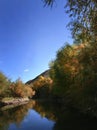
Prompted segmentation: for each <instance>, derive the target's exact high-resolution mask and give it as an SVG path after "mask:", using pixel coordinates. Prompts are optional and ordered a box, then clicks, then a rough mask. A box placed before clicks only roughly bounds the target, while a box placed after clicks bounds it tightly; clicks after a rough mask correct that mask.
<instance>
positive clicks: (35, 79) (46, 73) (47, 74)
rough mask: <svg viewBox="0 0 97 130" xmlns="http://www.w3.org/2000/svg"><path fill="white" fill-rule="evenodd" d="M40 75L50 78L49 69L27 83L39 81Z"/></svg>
mask: <svg viewBox="0 0 97 130" xmlns="http://www.w3.org/2000/svg"><path fill="white" fill-rule="evenodd" d="M40 76H43V77H44V78H49V77H50V76H49V69H48V70H46V71H44V72H43V73H41V74H40V75H38V76H37V77H35V78H34V79H32V80H29V81H27V82H26V83H25V84H32V83H33V82H34V81H37V80H38V79H39V77H40Z"/></svg>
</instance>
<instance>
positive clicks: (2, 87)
mask: <svg viewBox="0 0 97 130" xmlns="http://www.w3.org/2000/svg"><path fill="white" fill-rule="evenodd" d="M10 83H11V82H10V80H9V79H8V78H7V77H6V76H5V75H4V74H3V73H2V72H0V96H1V97H3V96H5V95H7V96H9V94H10V91H9V86H10Z"/></svg>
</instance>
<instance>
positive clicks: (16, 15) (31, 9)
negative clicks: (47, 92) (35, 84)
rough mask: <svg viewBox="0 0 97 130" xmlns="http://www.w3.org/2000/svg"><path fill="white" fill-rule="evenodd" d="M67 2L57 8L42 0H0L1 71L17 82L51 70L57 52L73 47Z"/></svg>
mask: <svg viewBox="0 0 97 130" xmlns="http://www.w3.org/2000/svg"><path fill="white" fill-rule="evenodd" d="M69 21H70V19H69V17H68V15H67V14H66V13H65V10H64V0H60V1H58V2H56V3H55V4H54V5H53V7H52V8H51V7H48V6H45V7H44V4H43V2H42V1H41V0H0V71H2V72H3V73H4V74H5V75H6V76H7V77H8V78H10V79H11V80H12V81H15V80H16V79H18V78H21V80H22V81H23V82H26V81H28V80H30V79H33V78H35V77H36V76H37V75H39V74H40V73H42V72H44V71H45V70H47V69H49V63H50V62H51V61H52V60H54V59H55V57H56V52H57V51H58V49H59V48H61V47H62V46H63V45H65V43H66V42H68V43H70V44H72V42H73V40H72V38H71V33H70V30H69V29H67V28H66V26H67V24H68V22H69Z"/></svg>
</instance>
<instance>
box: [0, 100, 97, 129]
mask: <svg viewBox="0 0 97 130" xmlns="http://www.w3.org/2000/svg"><path fill="white" fill-rule="evenodd" d="M0 130H97V119H96V118H93V117H90V116H88V115H83V114H82V113H79V112H78V111H77V110H75V109H71V108H68V107H66V106H65V105H63V104H61V103H55V102H50V101H49V102H48V101H34V100H31V101H30V102H29V103H27V104H25V105H22V106H18V107H15V108H12V109H8V110H4V109H1V110H0Z"/></svg>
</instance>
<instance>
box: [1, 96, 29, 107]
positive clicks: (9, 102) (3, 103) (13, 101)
mask: <svg viewBox="0 0 97 130" xmlns="http://www.w3.org/2000/svg"><path fill="white" fill-rule="evenodd" d="M28 101H29V98H28V97H25V98H13V97H8V98H3V99H1V100H0V106H6V105H12V104H15V105H18V104H21V103H24V102H28Z"/></svg>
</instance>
